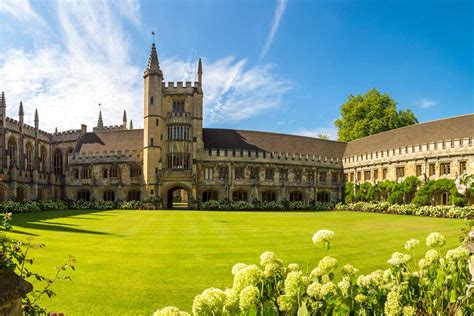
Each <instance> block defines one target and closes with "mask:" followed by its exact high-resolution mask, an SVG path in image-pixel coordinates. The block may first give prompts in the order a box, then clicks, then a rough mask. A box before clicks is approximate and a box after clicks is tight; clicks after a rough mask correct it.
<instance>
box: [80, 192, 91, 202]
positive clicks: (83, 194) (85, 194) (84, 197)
mask: <svg viewBox="0 0 474 316" xmlns="http://www.w3.org/2000/svg"><path fill="white" fill-rule="evenodd" d="M77 199H78V200H82V201H90V200H91V192H90V191H89V190H80V191H77Z"/></svg>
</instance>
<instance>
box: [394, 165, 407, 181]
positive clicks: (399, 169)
mask: <svg viewBox="0 0 474 316" xmlns="http://www.w3.org/2000/svg"><path fill="white" fill-rule="evenodd" d="M395 172H396V175H397V179H400V178H403V177H404V176H405V167H397V168H396V169H395Z"/></svg>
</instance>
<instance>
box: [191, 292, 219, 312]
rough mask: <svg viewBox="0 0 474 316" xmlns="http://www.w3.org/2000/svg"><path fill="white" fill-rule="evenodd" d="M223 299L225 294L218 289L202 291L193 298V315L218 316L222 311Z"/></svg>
mask: <svg viewBox="0 0 474 316" xmlns="http://www.w3.org/2000/svg"><path fill="white" fill-rule="evenodd" d="M225 299H226V295H225V292H224V291H222V290H220V289H216V288H209V289H207V290H204V291H203V292H202V294H200V295H197V296H196V297H195V298H194V301H193V314H194V315H220V314H222V311H223V310H224V302H225Z"/></svg>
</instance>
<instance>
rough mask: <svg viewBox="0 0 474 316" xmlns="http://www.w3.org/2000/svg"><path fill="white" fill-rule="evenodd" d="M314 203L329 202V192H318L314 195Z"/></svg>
mask: <svg viewBox="0 0 474 316" xmlns="http://www.w3.org/2000/svg"><path fill="white" fill-rule="evenodd" d="M316 201H318V202H331V192H329V191H319V192H317V193H316Z"/></svg>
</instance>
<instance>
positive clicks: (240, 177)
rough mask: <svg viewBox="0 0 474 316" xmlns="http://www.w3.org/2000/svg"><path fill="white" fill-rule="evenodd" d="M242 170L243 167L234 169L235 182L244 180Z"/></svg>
mask: <svg viewBox="0 0 474 316" xmlns="http://www.w3.org/2000/svg"><path fill="white" fill-rule="evenodd" d="M244 176H245V174H244V168H243V167H236V168H235V180H244Z"/></svg>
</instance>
